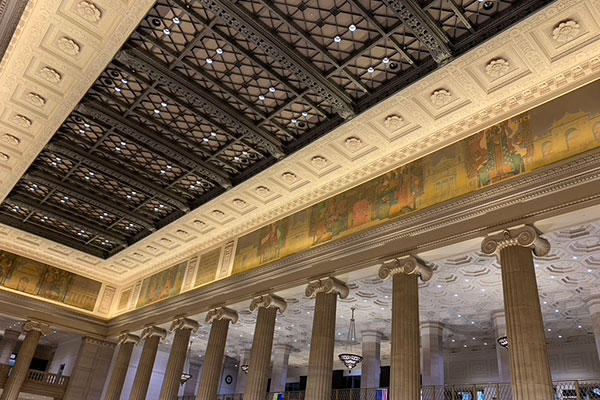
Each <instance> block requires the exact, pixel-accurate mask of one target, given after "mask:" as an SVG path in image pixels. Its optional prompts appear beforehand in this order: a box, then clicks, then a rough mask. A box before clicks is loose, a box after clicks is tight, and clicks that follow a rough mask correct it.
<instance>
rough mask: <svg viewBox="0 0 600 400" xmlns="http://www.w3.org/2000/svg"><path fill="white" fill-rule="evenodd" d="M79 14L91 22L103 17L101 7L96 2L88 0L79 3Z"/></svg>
mask: <svg viewBox="0 0 600 400" xmlns="http://www.w3.org/2000/svg"><path fill="white" fill-rule="evenodd" d="M77 14H79V16H80V17H81V18H83V19H85V20H86V21H89V22H98V21H100V18H102V12H101V11H100V9H99V8H98V7H96V5H95V4H94V3H91V2H88V1H82V2H81V3H79V4H77Z"/></svg>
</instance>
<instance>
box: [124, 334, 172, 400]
mask: <svg viewBox="0 0 600 400" xmlns="http://www.w3.org/2000/svg"><path fill="white" fill-rule="evenodd" d="M166 336H167V331H166V330H165V329H162V328H159V327H156V326H147V327H146V328H144V330H143V331H142V340H143V341H144V349H143V350H142V355H141V356H140V361H139V362H138V367H137V371H136V373H135V380H134V381H133V388H132V389H131V395H130V396H129V400H146V395H147V394H148V387H149V385H150V378H151V377H152V370H153V369H154V361H155V359H156V352H157V351H158V345H159V343H160V341H161V339H164V338H165V337H166Z"/></svg>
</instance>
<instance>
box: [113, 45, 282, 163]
mask: <svg viewBox="0 0 600 400" xmlns="http://www.w3.org/2000/svg"><path fill="white" fill-rule="evenodd" d="M117 60H118V61H120V62H121V63H123V64H124V65H126V66H127V67H128V68H131V69H134V70H137V71H142V72H143V73H145V74H146V75H148V76H149V77H150V78H151V79H153V80H156V81H158V82H159V83H160V84H162V85H164V86H166V87H169V88H171V89H172V90H173V91H174V92H175V93H178V94H180V95H181V96H183V97H185V98H186V99H187V100H188V101H189V102H190V103H191V105H193V106H196V107H198V108H200V109H201V110H203V111H204V112H206V113H207V114H209V115H211V116H212V117H215V118H218V119H219V120H221V121H223V122H224V123H225V124H226V125H228V126H230V127H232V128H233V129H234V130H235V131H236V132H238V133H240V134H242V135H245V136H247V137H249V138H253V139H255V140H256V141H258V142H260V143H261V144H262V145H263V146H264V148H265V149H266V150H267V151H268V152H269V153H270V154H271V155H272V156H273V157H275V158H277V159H282V158H283V157H285V152H284V151H283V146H282V144H281V142H280V141H279V139H277V138H276V137H273V136H271V135H270V134H269V133H267V132H264V131H263V130H261V129H258V128H256V123H255V122H254V121H252V120H251V119H249V118H248V117H246V116H245V115H244V114H242V113H241V112H240V111H238V110H237V109H235V108H234V107H232V106H230V105H229V104H228V103H226V102H225V101H223V100H220V99H218V98H217V97H216V96H215V95H214V94H212V93H210V92H208V91H207V90H206V89H204V88H202V87H200V86H199V85H198V84H196V83H194V82H191V81H190V79H189V78H187V77H184V76H182V75H181V74H180V73H178V72H175V71H171V70H170V69H168V68H166V67H163V66H161V65H159V63H158V62H156V61H155V60H153V59H152V58H151V57H149V56H147V55H146V54H144V53H142V52H140V51H136V50H122V51H120V52H119V54H117Z"/></svg>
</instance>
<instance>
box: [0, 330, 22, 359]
mask: <svg viewBox="0 0 600 400" xmlns="http://www.w3.org/2000/svg"><path fill="white" fill-rule="evenodd" d="M19 336H21V332H19V331H14V330H12V329H5V330H4V336H2V342H0V364H8V363H9V362H10V356H11V354H12V353H13V351H14V350H15V345H16V344H17V342H18V341H19Z"/></svg>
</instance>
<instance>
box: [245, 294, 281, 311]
mask: <svg viewBox="0 0 600 400" xmlns="http://www.w3.org/2000/svg"><path fill="white" fill-rule="evenodd" d="M261 307H262V308H276V309H278V310H279V312H280V313H281V314H283V313H284V312H285V309H286V308H287V303H286V302H285V300H284V299H282V298H281V297H279V296H275V295H274V294H263V295H260V296H256V297H255V298H253V299H252V302H251V303H250V311H256V310H257V309H259V308H261Z"/></svg>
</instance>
